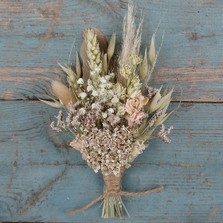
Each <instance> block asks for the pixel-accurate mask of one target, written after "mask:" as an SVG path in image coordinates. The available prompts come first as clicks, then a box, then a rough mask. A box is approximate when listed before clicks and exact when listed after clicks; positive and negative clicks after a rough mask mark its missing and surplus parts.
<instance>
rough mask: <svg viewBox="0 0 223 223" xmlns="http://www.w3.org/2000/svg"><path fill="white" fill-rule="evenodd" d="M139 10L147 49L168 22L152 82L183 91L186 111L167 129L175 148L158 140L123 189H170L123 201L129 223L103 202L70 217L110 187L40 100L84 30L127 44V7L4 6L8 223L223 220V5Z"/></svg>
mask: <svg viewBox="0 0 223 223" xmlns="http://www.w3.org/2000/svg"><path fill="white" fill-rule="evenodd" d="M136 5H137V7H138V9H139V10H141V9H142V10H143V14H144V18H145V21H144V33H143V45H144V46H145V45H146V44H147V43H148V41H149V39H150V38H151V36H152V33H153V32H154V31H155V29H156V27H157V24H158V23H159V21H160V19H161V18H162V17H163V20H162V21H161V25H160V29H159V30H158V33H157V44H159V43H160V41H161V35H162V32H163V30H165V38H164V44H163V47H162V50H161V53H160V57H159V61H158V64H157V70H156V72H155V75H154V77H153V79H152V83H153V84H155V85H156V84H158V85H161V84H165V83H167V84H169V85H174V86H176V89H175V95H174V100H175V101H179V100H182V101H184V102H186V103H182V106H181V108H180V109H179V111H178V112H177V114H176V115H175V116H174V117H173V118H172V120H170V121H169V124H173V125H174V128H175V130H174V131H173V134H172V144H170V145H164V144H162V143H161V142H159V141H158V140H155V141H153V142H151V144H150V145H149V148H150V149H148V150H147V151H146V152H145V153H143V155H141V156H140V157H139V158H138V159H137V160H136V161H135V163H134V165H133V167H132V168H130V169H129V170H127V172H126V174H125V176H124V179H123V187H124V189H128V190H141V189H145V188H148V187H153V186H155V185H158V184H163V185H165V190H164V192H162V193H159V194H153V195H150V196H145V197H135V198H125V199H124V202H125V204H126V207H127V209H128V211H129V212H130V214H131V218H129V219H128V218H124V219H122V220H103V219H100V213H101V207H100V204H97V205H95V206H94V207H92V208H91V209H89V210H87V211H85V212H83V213H79V214H77V215H74V216H69V215H67V214H66V213H65V211H66V210H67V209H70V208H75V207H79V206H81V205H83V204H85V203H86V202H88V201H89V199H91V198H94V197H95V196H97V195H99V194H100V193H101V192H102V190H103V184H102V179H101V176H100V174H95V173H94V172H93V171H92V170H91V169H89V168H88V167H87V166H86V164H85V163H84V161H83V160H82V159H81V156H80V154H79V153H78V152H77V151H73V150H69V149H68V147H67V146H66V143H67V142H68V141H69V137H68V136H66V137H65V136H63V135H61V134H56V133H54V132H53V131H52V130H51V129H50V127H49V124H50V122H51V120H52V119H53V116H54V115H56V113H57V110H56V109H53V108H49V107H47V106H46V105H44V104H42V103H40V102H38V101H36V96H42V97H43V98H44V97H45V94H46V93H47V89H48V86H49V83H50V81H51V80H52V79H61V78H62V79H63V78H64V75H63V74H62V72H61V70H60V69H59V68H58V66H57V62H58V61H59V62H61V63H63V62H64V63H67V61H68V55H69V51H70V48H71V45H72V42H73V39H74V38H75V39H76V42H75V49H74V51H73V53H72V56H71V59H72V58H73V57H74V53H75V50H79V47H80V44H81V41H82V39H81V32H82V30H83V28H85V27H88V26H95V27H98V28H100V29H101V30H102V31H103V32H104V33H105V35H106V36H107V37H108V38H109V37H110V35H111V33H112V32H113V31H116V32H117V40H118V41H119V43H120V42H121V29H122V19H123V15H124V13H125V12H126V8H127V1H123V0H110V1H103V0H97V1H96V0H74V1H73V0H72V1H71V0H66V1H62V0H55V1H51V0H38V1H34V0H31V1H27V0H21V1H14V0H2V1H0V100H1V101H0V114H1V115H0V221H4V222H5V221H6V222H10V221H13V222H18V221H20V222H21V221H25V222H80V223H82V222H83V223H87V222H123V223H124V222H139V223H146V222H154V223H160V222H162V223H169V222H172V223H179V222H182V223H188V222H195V223H200V222H202V223H203V222H205V223H208V222H211V223H215V222H216V223H220V222H222V218H223V187H222V179H223V174H222V171H221V170H222V168H223V155H222V145H223V139H222V130H223V121H222V118H221V117H222V116H223V106H222V103H219V102H222V101H223V90H222V83H223V72H222V70H223V69H222V52H223V49H222V48H223V39H222V38H221V36H222V19H223V14H222V10H223V3H222V1H221V0H215V1H209V0H202V1H201V0H200V1H194V0H187V1H177V0H168V1H153V0H149V1H146V0H139V1H136ZM181 89H182V90H183V95H182V96H181V94H180V91H181ZM15 100H24V101H15ZM191 102H193V103H191ZM197 102H199V103H197ZM200 102H202V103H200ZM204 102H208V103H204ZM215 102H218V103H215ZM172 107H177V104H176V103H173V105H172Z"/></svg>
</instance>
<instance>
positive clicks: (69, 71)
mask: <svg viewBox="0 0 223 223" xmlns="http://www.w3.org/2000/svg"><path fill="white" fill-rule="evenodd" d="M58 65H59V66H60V67H61V68H62V70H63V71H64V72H65V73H66V74H67V75H68V76H69V78H70V80H71V82H73V81H74V80H75V79H76V76H77V74H76V73H75V72H74V71H73V70H72V69H71V67H70V66H67V65H65V66H63V65H61V64H60V63H58Z"/></svg>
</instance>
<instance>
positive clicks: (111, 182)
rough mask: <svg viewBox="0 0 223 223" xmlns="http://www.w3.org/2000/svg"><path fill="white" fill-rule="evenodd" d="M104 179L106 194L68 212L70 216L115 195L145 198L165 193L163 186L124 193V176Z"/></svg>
mask: <svg viewBox="0 0 223 223" xmlns="http://www.w3.org/2000/svg"><path fill="white" fill-rule="evenodd" d="M103 178H104V184H105V192H104V193H103V194H101V195H100V196H98V197H96V198H95V199H93V200H92V201H90V202H89V203H87V204H86V205H84V206H83V207H81V208H77V209H75V210H68V211H67V213H68V214H76V213H78V212H81V211H85V210H87V209H88V208H90V207H91V206H93V205H94V204H96V203H97V202H99V201H101V200H103V199H104V198H105V197H107V196H110V195H113V196H126V197H128V196H144V195H148V194H152V193H158V192H161V191H163V186H157V187H155V188H152V189H148V190H144V191H138V192H129V191H122V188H121V180H122V174H120V175H119V176H115V175H113V174H110V175H107V176H105V175H103Z"/></svg>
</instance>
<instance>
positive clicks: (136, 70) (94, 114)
mask: <svg viewBox="0 0 223 223" xmlns="http://www.w3.org/2000/svg"><path fill="white" fill-rule="evenodd" d="M134 17H135V8H134V5H133V4H132V3H130V4H129V5H128V13H127V15H126V16H125V18H124V22H123V40H122V48H121V52H120V53H119V54H118V57H114V53H115V45H116V35H115V33H113V34H112V36H111V39H110V41H109V43H108V42H107V40H106V38H105V36H104V34H103V33H102V32H101V31H99V30H97V29H94V28H88V29H86V30H85V31H84V32H83V38H84V40H83V43H82V45H81V49H80V53H79V54H78V53H77V54H76V67H75V69H74V68H73V67H71V65H61V64H59V65H60V67H61V68H62V69H63V71H64V72H65V73H66V74H67V82H68V85H67V84H63V83H61V82H58V81H53V82H52V92H53V94H54V96H55V99H54V102H50V101H44V100H41V101H43V102H45V103H47V104H48V105H50V106H54V107H65V108H66V111H67V114H66V115H64V114H63V113H62V111H59V114H58V116H57V117H56V121H54V122H52V123H51V127H52V129H54V130H55V131H57V132H60V131H68V132H71V133H72V134H73V135H74V139H73V140H72V142H70V146H71V147H72V148H74V149H76V150H78V151H79V152H80V153H81V154H82V158H83V159H84V160H85V161H86V162H87V164H88V165H89V167H91V168H92V169H93V170H94V171H95V172H98V171H101V173H102V175H103V178H104V183H105V190H104V193H103V194H102V195H100V196H99V197H97V198H96V199H94V200H93V201H91V202H90V203H88V204H87V205H86V206H84V207H82V208H79V209H76V210H69V211H68V213H69V214H74V213H76V212H79V211H83V210H85V209H87V208H89V207H90V206H92V205H94V204H95V203H96V202H98V201H101V200H103V211H102V217H104V218H108V217H122V216H123V214H124V211H126V213H128V212H127V210H126V209H125V206H124V204H123V202H122V198H121V196H134V195H145V194H150V193H153V192H160V191H162V189H163V187H162V186H159V187H156V188H154V189H150V190H146V191H142V192H125V191H122V188H121V178H122V175H123V173H124V171H125V169H127V168H129V167H130V166H131V163H132V162H133V161H134V159H135V158H136V157H137V156H138V155H139V154H141V153H142V152H143V151H144V150H145V148H146V146H145V145H146V143H147V142H148V141H149V140H150V139H151V137H152V136H154V135H157V136H158V138H160V139H161V140H162V141H164V142H165V143H170V139H169V138H168V135H169V134H170V131H171V130H172V128H173V127H172V126H171V127H169V128H168V129H167V130H166V129H165V126H164V124H163V123H164V122H165V121H166V120H167V119H168V117H169V116H170V115H171V113H168V112H167V108H168V106H169V104H170V101H171V95H172V92H173V90H172V89H171V90H169V91H167V90H166V91H164V92H162V88H160V89H156V88H152V87H151V86H149V84H148V81H149V78H150V76H151V74H152V72H153V70H154V67H155V64H156V60H157V57H158V54H159V52H156V50H155V34H154V35H153V36H152V39H151V43H150V47H149V50H148V51H149V52H148V53H147V49H146V50H145V53H144V56H141V55H140V45H141V33H142V23H143V20H142V19H141V20H140V22H139V25H138V26H136V24H135V20H134ZM79 56H80V57H79ZM157 127H160V128H159V130H157Z"/></svg>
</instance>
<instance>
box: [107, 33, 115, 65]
mask: <svg viewBox="0 0 223 223" xmlns="http://www.w3.org/2000/svg"><path fill="white" fill-rule="evenodd" d="M115 43H116V34H115V33H112V36H111V39H110V42H109V45H108V50H107V54H108V63H109V62H110V60H111V58H112V56H113V54H114V52H115Z"/></svg>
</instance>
